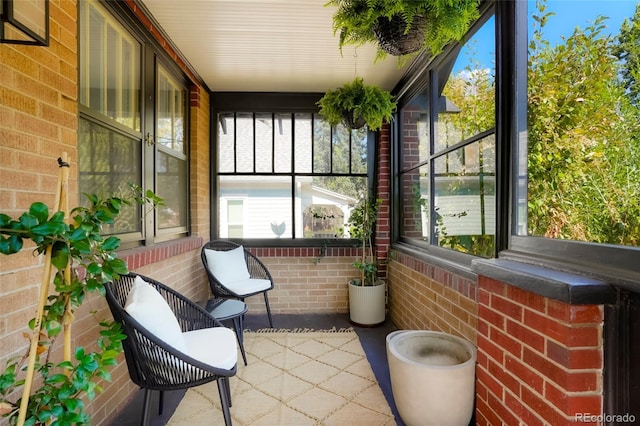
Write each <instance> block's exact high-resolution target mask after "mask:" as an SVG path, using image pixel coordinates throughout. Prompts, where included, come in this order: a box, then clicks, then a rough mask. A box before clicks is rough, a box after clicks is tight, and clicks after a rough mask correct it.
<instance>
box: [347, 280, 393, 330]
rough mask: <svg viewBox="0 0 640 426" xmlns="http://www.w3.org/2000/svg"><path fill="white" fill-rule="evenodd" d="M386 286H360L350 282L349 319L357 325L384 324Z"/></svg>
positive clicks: (382, 284)
mask: <svg viewBox="0 0 640 426" xmlns="http://www.w3.org/2000/svg"><path fill="white" fill-rule="evenodd" d="M386 287H387V286H386V284H385V282H384V281H383V280H379V281H378V285H374V286H359V285H354V284H353V282H352V281H350V282H349V319H350V320H351V322H352V323H354V324H356V325H364V326H372V325H378V324H381V323H383V322H384V318H385V309H386V304H385V302H386Z"/></svg>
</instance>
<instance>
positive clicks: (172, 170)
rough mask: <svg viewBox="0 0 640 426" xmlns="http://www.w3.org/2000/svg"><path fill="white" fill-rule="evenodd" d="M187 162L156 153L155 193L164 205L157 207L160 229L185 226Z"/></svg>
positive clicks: (186, 212) (186, 215) (186, 216)
mask: <svg viewBox="0 0 640 426" xmlns="http://www.w3.org/2000/svg"><path fill="white" fill-rule="evenodd" d="M187 180H188V176H187V162H186V161H185V160H183V159H180V158H176V157H174V156H172V155H169V154H166V153H165V152H163V151H160V150H159V151H158V169H157V188H156V193H157V194H158V196H160V197H162V199H163V200H164V203H165V205H164V206H160V207H158V227H159V228H160V229H166V228H173V227H179V226H180V227H184V226H187V218H188V214H189V212H188V209H187V190H186V188H188V182H187Z"/></svg>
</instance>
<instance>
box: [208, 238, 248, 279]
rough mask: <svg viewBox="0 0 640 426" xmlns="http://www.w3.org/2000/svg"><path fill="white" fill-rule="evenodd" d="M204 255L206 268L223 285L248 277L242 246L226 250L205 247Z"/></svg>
mask: <svg viewBox="0 0 640 426" xmlns="http://www.w3.org/2000/svg"><path fill="white" fill-rule="evenodd" d="M204 255H205V257H206V258H207V266H208V268H209V269H210V270H211V272H212V273H213V275H214V276H215V277H216V279H217V280H218V281H220V282H221V283H222V284H223V285H225V286H227V284H229V283H232V282H234V281H241V280H246V279H249V277H250V275H249V269H248V268H247V261H246V260H245V257H244V247H242V246H239V247H236V248H234V249H233V250H227V251H222V250H211V249H205V250H204Z"/></svg>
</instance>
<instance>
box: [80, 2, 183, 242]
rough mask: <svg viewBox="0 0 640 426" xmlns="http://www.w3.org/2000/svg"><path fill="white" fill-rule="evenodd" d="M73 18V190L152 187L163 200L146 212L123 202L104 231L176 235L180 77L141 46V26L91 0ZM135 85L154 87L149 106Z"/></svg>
mask: <svg viewBox="0 0 640 426" xmlns="http://www.w3.org/2000/svg"><path fill="white" fill-rule="evenodd" d="M79 22H80V45H79V52H80V53H79V62H80V88H79V98H80V120H79V130H78V139H79V143H78V157H79V158H78V163H79V170H80V182H79V186H80V193H96V194H110V193H116V194H118V193H123V192H125V191H126V190H127V188H128V186H129V184H136V185H139V186H141V187H143V189H144V190H152V191H154V192H155V193H156V194H158V195H159V196H160V197H162V198H164V200H165V204H166V205H165V206H161V207H159V208H158V209H157V210H156V211H152V212H150V213H149V214H145V213H148V212H146V211H145V210H143V209H142V208H141V207H139V206H131V207H125V208H124V209H123V212H122V214H121V215H120V217H119V218H118V221H117V222H116V223H114V224H113V225H111V226H110V227H109V228H108V229H106V231H107V232H108V233H111V234H119V235H120V236H121V239H122V241H123V242H124V243H125V244H130V245H133V244H136V243H140V242H141V241H145V242H146V243H150V242H152V241H154V240H158V239H166V238H172V237H175V236H179V235H182V234H184V233H186V230H187V224H188V193H189V191H188V168H187V164H188V158H187V140H186V134H187V133H186V123H187V115H186V113H187V109H186V102H187V99H186V88H185V83H184V81H183V80H181V79H180V78H179V77H177V76H176V75H175V74H172V73H171V72H170V71H169V69H168V68H167V67H165V66H163V65H162V64H161V63H160V60H159V58H158V56H157V55H145V54H144V52H145V51H153V52H155V51H154V49H153V47H152V45H151V44H150V43H148V42H145V40H146V38H145V35H144V34H134V33H133V32H130V31H129V30H128V29H127V28H126V27H125V26H124V25H123V23H121V22H120V21H119V20H117V19H116V18H115V17H114V15H112V14H111V12H110V11H109V10H108V9H107V8H106V7H105V6H103V5H102V4H101V3H99V2H98V1H91V0H90V1H82V2H79ZM145 58H147V59H145ZM143 64H144V67H143ZM143 68H144V69H147V70H148V71H152V72H146V73H142V71H141V70H142V69H143ZM154 70H155V72H153V71H154ZM142 87H153V88H155V90H153V91H151V93H152V95H151V99H152V100H153V102H152V105H154V106H153V107H150V106H149V105H147V104H143V103H141V94H142ZM150 105H151V104H150ZM83 198H84V197H81V199H83Z"/></svg>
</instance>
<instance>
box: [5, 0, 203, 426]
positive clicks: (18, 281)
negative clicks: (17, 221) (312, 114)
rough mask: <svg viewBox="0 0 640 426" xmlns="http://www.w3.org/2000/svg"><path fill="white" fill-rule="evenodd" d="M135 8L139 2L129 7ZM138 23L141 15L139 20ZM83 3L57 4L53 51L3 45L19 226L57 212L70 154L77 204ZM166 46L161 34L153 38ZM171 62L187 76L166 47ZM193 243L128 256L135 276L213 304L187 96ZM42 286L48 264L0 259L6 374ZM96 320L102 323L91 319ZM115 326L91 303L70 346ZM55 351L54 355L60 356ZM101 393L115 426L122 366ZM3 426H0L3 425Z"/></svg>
mask: <svg viewBox="0 0 640 426" xmlns="http://www.w3.org/2000/svg"><path fill="white" fill-rule="evenodd" d="M128 4H130V5H131V6H132V7H133V8H135V3H134V2H129V3H128ZM136 13H137V14H138V16H141V14H142V13H143V12H142V11H140V10H136ZM77 27H78V25H77V2H76V1H72V0H65V1H59V0H52V1H51V2H50V32H51V43H50V46H49V47H35V46H20V45H11V44H0V182H1V184H0V211H2V212H3V213H7V214H9V215H11V216H12V217H15V216H17V215H18V214H20V213H22V212H23V211H25V210H27V209H28V208H29V206H30V205H31V203H33V202H34V201H42V202H45V203H46V204H48V205H49V206H53V205H54V198H55V194H56V190H57V188H56V186H57V180H58V166H57V162H56V159H57V157H59V156H60V155H61V154H62V153H63V152H67V154H68V156H69V160H70V164H71V168H70V180H69V195H70V197H69V205H70V206H75V205H77V204H78V200H79V193H78V174H77V170H78V167H77V166H78V164H77V127H78V98H77V94H78V82H77V77H78V52H77V44H78V40H77ZM153 33H154V35H156V37H160V35H159V33H158V32H157V31H154V32H153ZM163 45H164V46H165V47H166V48H167V49H168V53H169V54H170V55H171V56H172V57H174V58H175V59H177V62H178V64H179V66H181V67H182V69H183V71H185V73H186V74H187V75H188V76H190V77H191V78H194V81H197V79H196V78H195V77H194V76H193V74H192V73H191V72H190V71H189V70H188V69H187V68H186V65H185V64H184V63H182V62H181V61H180V60H178V59H179V58H178V57H177V55H176V54H175V52H172V51H171V49H170V47H169V45H168V44H166V43H163ZM190 102H191V109H190V119H191V126H190V132H191V133H190V172H191V175H190V184H191V194H190V196H191V199H190V201H191V220H192V229H191V231H192V232H191V235H192V236H191V237H190V238H185V239H182V240H179V241H173V242H166V243H162V244H158V245H155V246H152V247H142V248H139V249H135V250H130V251H127V252H123V253H121V257H124V258H125V259H126V260H127V262H128V264H129V268H130V269H132V270H136V271H138V272H140V273H142V274H146V275H149V276H151V277H154V278H157V279H159V280H161V281H162V282H164V283H166V284H169V285H171V286H173V287H175V288H176V289H178V290H179V291H181V292H183V293H185V294H186V295H187V296H189V297H192V298H194V299H198V300H199V299H204V298H206V297H208V285H207V282H206V276H205V274H204V272H203V270H202V265H201V262H200V250H199V249H200V246H201V245H202V243H203V241H204V239H205V238H208V235H209V226H210V225H209V223H210V220H209V210H210V209H209V201H210V200H209V182H210V181H209V176H210V175H209V124H210V123H209V122H210V117H209V97H208V94H207V91H206V90H204V89H203V88H202V87H200V86H199V85H198V84H196V83H193V85H192V86H191V88H190ZM41 277H42V259H41V257H35V256H33V253H32V251H31V246H29V245H27V246H25V248H24V249H23V250H22V251H21V252H20V253H18V254H15V255H11V256H2V257H0V341H1V342H2V343H1V345H0V365H2V366H4V365H5V363H6V361H7V360H8V359H9V358H11V357H15V356H17V355H22V354H23V353H24V352H25V351H26V350H27V349H28V341H27V340H26V339H25V338H24V337H23V333H25V332H27V330H28V329H27V322H28V321H29V319H31V318H32V317H33V316H34V313H35V311H36V304H37V298H38V293H39V288H40V280H41ZM94 313H95V315H94ZM104 318H110V313H109V311H108V308H107V305H106V302H105V301H104V300H103V299H102V298H101V297H99V296H97V295H91V296H89V297H88V298H87V301H86V303H85V304H84V305H83V306H82V307H81V308H80V309H79V310H77V311H76V313H75V321H74V323H73V325H72V333H73V337H72V339H73V345H86V346H89V347H90V346H91V345H92V344H93V342H95V340H96V338H97V337H98V331H99V327H98V325H97V320H99V319H104ZM58 346H59V344H58V343H57V344H56V347H55V348H54V352H55V353H58V352H59V347H58ZM112 378H113V381H112V382H111V383H103V384H102V386H103V387H104V393H102V394H100V395H98V396H97V398H96V399H95V400H94V401H93V402H91V403H89V408H88V411H89V412H90V413H92V414H93V415H92V424H96V425H102V424H104V425H106V424H110V422H109V419H110V418H111V416H113V415H114V412H115V410H119V409H121V408H122V406H123V404H124V403H126V401H128V400H129V398H130V397H131V396H132V394H133V392H134V391H135V390H137V388H136V386H134V385H133V384H132V383H131V381H130V379H129V376H128V373H127V371H126V365H125V364H124V357H123V358H122V359H121V364H120V365H119V366H118V367H117V368H116V369H115V370H114V371H113V372H112ZM6 424H7V421H6V419H4V420H0V425H3V426H4V425H6Z"/></svg>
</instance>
